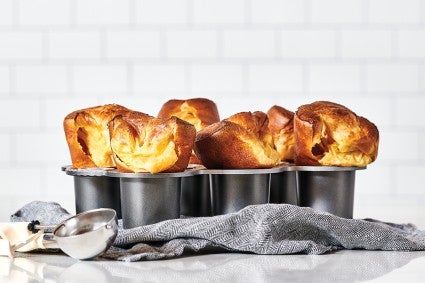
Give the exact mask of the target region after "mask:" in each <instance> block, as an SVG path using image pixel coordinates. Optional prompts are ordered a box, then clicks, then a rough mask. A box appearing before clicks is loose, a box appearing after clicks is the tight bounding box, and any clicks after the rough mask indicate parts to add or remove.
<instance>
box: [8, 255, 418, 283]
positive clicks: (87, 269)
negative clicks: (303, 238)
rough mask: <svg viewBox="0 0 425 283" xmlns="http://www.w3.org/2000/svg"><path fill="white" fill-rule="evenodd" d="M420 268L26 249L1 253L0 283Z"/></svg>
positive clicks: (298, 258) (376, 277)
mask: <svg viewBox="0 0 425 283" xmlns="http://www.w3.org/2000/svg"><path fill="white" fill-rule="evenodd" d="M424 267H425V252H386V251H361V250H354V251H338V252H334V253H329V254H325V255H283V256H264V255H252V254H211V255H199V256H188V257H183V258H179V259H172V260H161V261H149V262H131V263H127V262H117V261H105V260H102V259H97V260H94V261H78V260H75V259H72V258H70V257H68V256H65V255H62V254H34V253H27V254H19V255H18V256H17V257H16V258H14V259H9V258H7V257H0V282H96V283H101V282H220V283H223V282H232V283H235V282H284V281H290V282H359V281H372V282H401V281H404V282H425V268H424Z"/></svg>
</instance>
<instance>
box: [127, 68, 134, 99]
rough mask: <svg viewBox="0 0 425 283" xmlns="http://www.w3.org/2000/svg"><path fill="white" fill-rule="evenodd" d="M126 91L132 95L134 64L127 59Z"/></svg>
mask: <svg viewBox="0 0 425 283" xmlns="http://www.w3.org/2000/svg"><path fill="white" fill-rule="evenodd" d="M126 67H127V93H128V95H129V96H131V97H134V64H133V63H132V62H131V61H130V60H129V61H128V62H127V65H126Z"/></svg>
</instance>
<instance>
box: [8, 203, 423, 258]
mask: <svg viewBox="0 0 425 283" xmlns="http://www.w3.org/2000/svg"><path fill="white" fill-rule="evenodd" d="M67 216H70V215H69V214H68V213H67V212H66V211H65V210H64V209H63V208H62V207H60V206H59V205H58V204H56V203H47V202H31V203H29V204H27V205H25V206H24V207H22V208H21V209H20V210H18V211H17V212H16V213H15V214H13V215H12V216H11V221H14V222H16V221H31V220H39V221H40V222H42V223H49V224H57V222H55V221H56V220H58V219H64V218H66V217H67ZM337 249H367V250H388V251H419V250H425V231H420V230H417V229H416V228H415V227H414V226H413V225H411V224H393V223H385V222H380V221H377V220H372V219H367V220H360V219H345V218H340V217H337V216H335V215H332V214H328V213H324V212H319V211H315V210H313V209H311V208H306V207H298V206H293V205H289V204H263V205H252V206H248V207H246V208H244V209H242V210H240V211H239V212H236V213H232V214H227V215H220V216H214V217H200V218H185V219H173V220H168V221H163V222H160V223H156V224H152V225H147V226H141V227H136V228H132V229H120V230H119V232H118V236H117V238H116V240H115V242H114V245H113V247H111V248H110V249H109V250H108V251H107V252H106V253H105V254H104V255H103V257H105V258H109V259H115V260H121V261H140V260H155V259H164V258H173V257H178V256H181V255H187V254H196V253H211V252H215V253H217V252H244V253H255V254H270V255H277V254H295V253H303V254H323V253H326V252H329V251H332V250H337Z"/></svg>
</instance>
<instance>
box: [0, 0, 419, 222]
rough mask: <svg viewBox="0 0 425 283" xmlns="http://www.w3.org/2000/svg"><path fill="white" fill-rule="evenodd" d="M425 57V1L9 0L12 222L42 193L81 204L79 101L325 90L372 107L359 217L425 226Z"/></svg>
mask: <svg viewBox="0 0 425 283" xmlns="http://www.w3.org/2000/svg"><path fill="white" fill-rule="evenodd" d="M424 57H425V5H424V4H423V3H422V1H421V0H361V1H360V0H347V1H339V0H299V1H295V0H236V1H226V0H15V1H13V0H2V1H0V105H1V107H2V111H0V148H2V149H3V154H1V155H0V170H1V177H2V188H1V190H0V200H1V201H0V204H1V205H0V221H7V220H8V217H9V215H10V214H11V213H12V212H13V211H14V210H16V209H18V208H19V207H20V206H22V205H23V204H25V203H26V202H28V201H30V200H51V201H56V202H59V203H61V204H62V205H63V206H64V207H65V208H67V209H68V210H69V211H70V212H71V213H72V212H75V208H74V202H73V180H72V177H69V176H66V175H65V174H64V173H63V172H61V170H60V167H61V166H62V165H65V164H69V163H70V157H69V152H68V148H67V145H66V142H65V137H64V134H63V129H62V120H63V118H64V117H65V115H66V114H68V113H70V112H71V111H73V110H75V109H79V108H83V107H88V106H93V105H98V104H105V103H120V104H123V105H125V106H127V107H129V108H133V109H137V110H140V111H143V112H146V113H149V114H151V115H156V114H157V113H158V110H159V108H160V107H161V105H162V104H163V103H164V102H165V101H167V100H168V99H171V98H191V97H208V98H210V99H213V100H215V101H216V103H217V105H218V107H219V109H220V115H221V117H223V118H224V117H226V116H229V115H231V114H233V113H235V112H238V111H246V110H250V111H255V110H263V111H267V110H268V108H269V107H270V106H272V105H274V104H277V105H281V106H284V107H286V108H288V109H292V110H296V108H297V107H298V106H299V105H301V104H305V103H309V102H312V101H314V100H319V99H320V100H325V99H326V100H332V101H335V102H338V103H342V104H344V105H346V106H348V107H349V108H351V109H353V110H354V111H356V112H357V113H358V114H360V115H362V116H365V117H367V118H369V119H370V120H371V121H373V122H375V124H376V125H377V126H378V128H379V129H380V133H381V140H380V151H379V156H378V160H377V161H376V162H375V163H374V164H371V165H370V166H369V167H368V168H367V169H366V170H362V171H358V172H357V175H356V176H357V183H356V198H355V208H354V216H355V217H374V218H378V219H383V220H387V221H402V222H413V223H416V224H418V226H420V227H422V228H425V209H424V207H425V206H424V205H423V204H424V203H425V192H424V188H425V182H424V178H423V176H422V174H423V172H425V119H424V118H423V117H424V115H423V111H424V109H425V93H424V92H425V62H424Z"/></svg>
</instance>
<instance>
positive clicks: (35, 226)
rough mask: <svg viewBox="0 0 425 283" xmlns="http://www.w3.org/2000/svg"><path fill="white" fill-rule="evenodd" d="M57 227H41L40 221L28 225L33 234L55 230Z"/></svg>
mask: <svg viewBox="0 0 425 283" xmlns="http://www.w3.org/2000/svg"><path fill="white" fill-rule="evenodd" d="M55 227H56V226H54V225H41V224H40V221H38V220H33V221H31V222H30V223H28V226H27V228H28V230H29V231H31V232H32V233H33V234H35V233H37V232H38V231H40V230H44V231H45V230H53V229H54V228H55Z"/></svg>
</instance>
